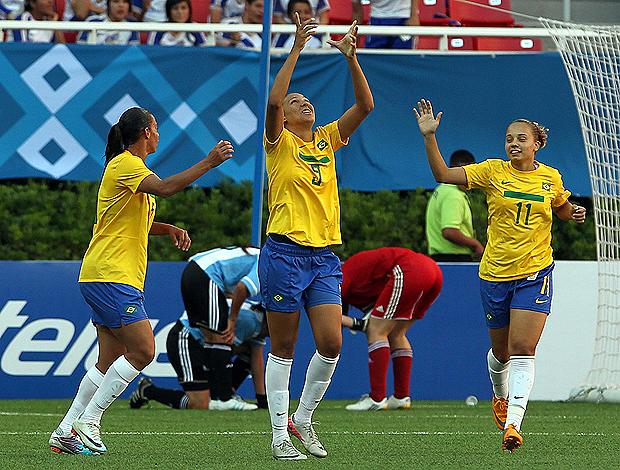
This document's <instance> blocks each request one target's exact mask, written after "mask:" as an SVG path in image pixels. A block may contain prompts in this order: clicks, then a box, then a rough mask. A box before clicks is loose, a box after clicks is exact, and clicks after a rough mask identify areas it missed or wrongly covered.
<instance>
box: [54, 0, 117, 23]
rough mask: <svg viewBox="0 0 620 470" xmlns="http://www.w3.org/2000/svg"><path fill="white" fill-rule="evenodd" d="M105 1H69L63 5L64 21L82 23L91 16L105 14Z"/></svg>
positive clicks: (106, 3)
mask: <svg viewBox="0 0 620 470" xmlns="http://www.w3.org/2000/svg"><path fill="white" fill-rule="evenodd" d="M107 7H108V1H107V0H71V1H67V2H66V3H65V13H64V14H63V17H62V19H63V20H64V21H82V20H85V19H86V18H88V17H89V16H91V15H103V14H105V13H106V12H107Z"/></svg>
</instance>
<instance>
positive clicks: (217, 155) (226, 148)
mask: <svg viewBox="0 0 620 470" xmlns="http://www.w3.org/2000/svg"><path fill="white" fill-rule="evenodd" d="M234 151H235V149H234V148H233V145H232V144H231V143H230V142H228V141H227V140H220V141H219V142H218V143H217V144H216V145H215V147H213V148H212V149H211V151H210V152H209V155H207V156H206V158H205V160H207V161H209V163H211V167H212V168H215V167H216V166H218V165H221V164H222V163H224V162H225V161H226V160H228V159H229V158H232V154H233V152H234Z"/></svg>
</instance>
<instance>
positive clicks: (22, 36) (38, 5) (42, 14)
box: [6, 0, 65, 44]
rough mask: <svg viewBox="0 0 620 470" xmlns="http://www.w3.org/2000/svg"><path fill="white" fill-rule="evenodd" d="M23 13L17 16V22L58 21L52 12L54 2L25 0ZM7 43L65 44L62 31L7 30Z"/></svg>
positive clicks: (50, 0)
mask: <svg viewBox="0 0 620 470" xmlns="http://www.w3.org/2000/svg"><path fill="white" fill-rule="evenodd" d="M24 10H25V11H24V12H23V13H21V14H20V15H17V18H15V20H17V21H33V20H36V21H58V14H57V13H56V12H55V11H54V0H26V2H25V4H24ZM6 41H7V42H43V43H46V42H58V43H63V44H64V42H65V37H64V36H63V34H62V31H50V30H41V29H33V30H29V29H9V30H7V32H6Z"/></svg>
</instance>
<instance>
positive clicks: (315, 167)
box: [310, 164, 323, 186]
mask: <svg viewBox="0 0 620 470" xmlns="http://www.w3.org/2000/svg"><path fill="white" fill-rule="evenodd" d="M310 168H312V171H314V172H315V173H316V175H314V176H313V177H312V184H314V185H316V186H321V183H322V182H323V178H322V177H321V165H317V164H314V165H310Z"/></svg>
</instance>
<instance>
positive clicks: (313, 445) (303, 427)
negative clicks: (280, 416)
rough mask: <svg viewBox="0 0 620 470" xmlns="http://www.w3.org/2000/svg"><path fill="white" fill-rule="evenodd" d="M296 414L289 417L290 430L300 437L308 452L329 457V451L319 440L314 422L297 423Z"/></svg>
mask: <svg viewBox="0 0 620 470" xmlns="http://www.w3.org/2000/svg"><path fill="white" fill-rule="evenodd" d="M294 416H295V415H294V414H293V415H291V416H289V418H288V432H290V433H291V434H292V435H293V436H295V437H296V438H298V439H299V440H300V441H301V443H302V444H303V446H304V447H305V448H306V450H307V451H308V452H310V453H311V454H312V455H314V456H315V457H319V458H323V457H327V451H326V450H325V447H323V444H321V442H320V441H319V437H318V436H317V435H316V431H315V430H314V426H312V423H304V424H302V423H296V422H295V418H294Z"/></svg>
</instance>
